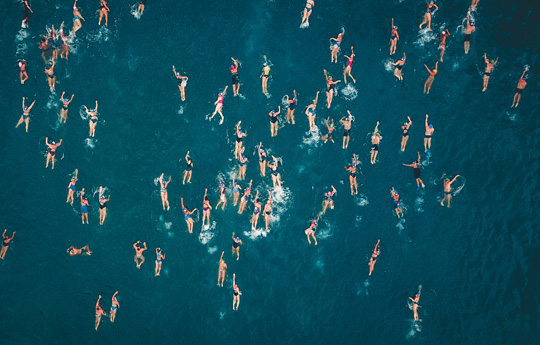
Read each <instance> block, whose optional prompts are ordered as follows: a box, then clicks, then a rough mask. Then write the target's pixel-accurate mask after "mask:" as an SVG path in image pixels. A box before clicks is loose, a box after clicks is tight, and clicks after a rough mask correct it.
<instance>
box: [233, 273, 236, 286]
mask: <svg viewBox="0 0 540 345" xmlns="http://www.w3.org/2000/svg"><path fill="white" fill-rule="evenodd" d="M235 279H236V274H235V273H233V275H232V285H233V289H234V286H235V285H236V280H235Z"/></svg>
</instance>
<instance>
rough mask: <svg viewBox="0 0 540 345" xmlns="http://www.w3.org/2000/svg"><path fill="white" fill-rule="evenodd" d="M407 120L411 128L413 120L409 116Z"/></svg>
mask: <svg viewBox="0 0 540 345" xmlns="http://www.w3.org/2000/svg"><path fill="white" fill-rule="evenodd" d="M407 119H408V120H409V126H410V125H412V120H411V117H410V116H407Z"/></svg>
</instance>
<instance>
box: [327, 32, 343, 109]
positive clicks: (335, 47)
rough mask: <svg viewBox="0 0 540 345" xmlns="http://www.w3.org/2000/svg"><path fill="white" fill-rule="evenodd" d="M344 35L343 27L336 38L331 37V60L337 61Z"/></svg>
mask: <svg viewBox="0 0 540 345" xmlns="http://www.w3.org/2000/svg"><path fill="white" fill-rule="evenodd" d="M343 35H345V29H344V28H341V32H340V33H339V34H338V36H337V37H336V38H333V37H332V38H330V44H332V41H334V43H333V44H332V53H331V54H330V62H335V63H337V55H338V53H339V50H340V47H341V40H342V39H343ZM329 108H330V107H329Z"/></svg>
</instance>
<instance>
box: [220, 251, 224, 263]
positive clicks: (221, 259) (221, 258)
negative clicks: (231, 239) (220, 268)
mask: <svg viewBox="0 0 540 345" xmlns="http://www.w3.org/2000/svg"><path fill="white" fill-rule="evenodd" d="M223 254H225V252H224V251H223V252H221V257H220V258H219V262H220V263H221V261H223Z"/></svg>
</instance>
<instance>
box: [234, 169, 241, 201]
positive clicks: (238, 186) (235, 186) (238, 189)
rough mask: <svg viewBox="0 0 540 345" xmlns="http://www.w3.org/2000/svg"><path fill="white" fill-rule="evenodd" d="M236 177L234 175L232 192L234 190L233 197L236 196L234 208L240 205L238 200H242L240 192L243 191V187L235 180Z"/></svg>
mask: <svg viewBox="0 0 540 345" xmlns="http://www.w3.org/2000/svg"><path fill="white" fill-rule="evenodd" d="M235 177H236V175H235V174H233V179H232V190H233V196H234V199H233V206H234V207H236V204H238V199H239V198H240V190H241V189H242V187H240V185H239V184H238V183H237V182H236V181H235V180H234V178H235Z"/></svg>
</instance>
